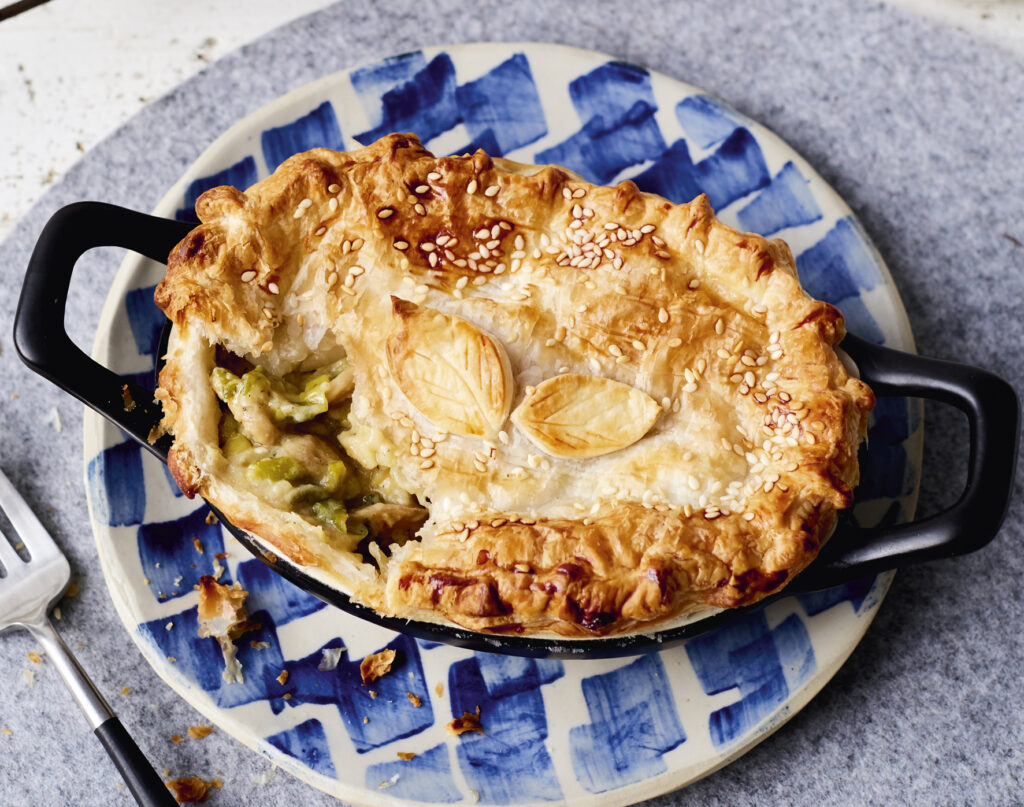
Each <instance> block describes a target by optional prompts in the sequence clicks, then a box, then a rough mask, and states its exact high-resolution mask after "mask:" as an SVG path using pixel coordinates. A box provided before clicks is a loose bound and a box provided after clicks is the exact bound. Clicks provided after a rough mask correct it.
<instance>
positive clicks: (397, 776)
mask: <svg viewBox="0 0 1024 807" xmlns="http://www.w3.org/2000/svg"><path fill="white" fill-rule="evenodd" d="M400 778H401V774H397V773H396V774H395V775H394V776H392V777H391V778H390V779H385V780H384V781H382V782H381V783H380V784H379V785H377V789H378V790H387V789H388V788H389V787H394V786H395V785H396V784H398V780H399V779H400Z"/></svg>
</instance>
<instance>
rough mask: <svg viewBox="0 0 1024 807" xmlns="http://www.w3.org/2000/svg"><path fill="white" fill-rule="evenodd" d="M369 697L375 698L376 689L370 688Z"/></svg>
mask: <svg viewBox="0 0 1024 807" xmlns="http://www.w3.org/2000/svg"><path fill="white" fill-rule="evenodd" d="M370 698H371V699H372V700H377V690H376V689H371V690H370Z"/></svg>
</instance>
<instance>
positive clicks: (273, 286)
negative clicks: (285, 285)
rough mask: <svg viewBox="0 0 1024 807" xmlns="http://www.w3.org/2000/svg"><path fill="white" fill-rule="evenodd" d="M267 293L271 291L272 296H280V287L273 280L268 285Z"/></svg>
mask: <svg viewBox="0 0 1024 807" xmlns="http://www.w3.org/2000/svg"><path fill="white" fill-rule="evenodd" d="M267 291H269V292H270V293H271V294H280V293H281V289H280V287H279V286H278V285H277V284H276V283H275V282H274V281H273V280H271V281H270V282H269V283H268V284H267Z"/></svg>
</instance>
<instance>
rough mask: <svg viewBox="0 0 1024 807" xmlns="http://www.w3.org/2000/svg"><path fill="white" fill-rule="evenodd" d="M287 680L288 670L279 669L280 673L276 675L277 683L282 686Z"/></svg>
mask: <svg viewBox="0 0 1024 807" xmlns="http://www.w3.org/2000/svg"><path fill="white" fill-rule="evenodd" d="M287 681H288V670H281V674H280V675H278V676H277V683H279V684H281V685H282V686H284V684H285V683H287Z"/></svg>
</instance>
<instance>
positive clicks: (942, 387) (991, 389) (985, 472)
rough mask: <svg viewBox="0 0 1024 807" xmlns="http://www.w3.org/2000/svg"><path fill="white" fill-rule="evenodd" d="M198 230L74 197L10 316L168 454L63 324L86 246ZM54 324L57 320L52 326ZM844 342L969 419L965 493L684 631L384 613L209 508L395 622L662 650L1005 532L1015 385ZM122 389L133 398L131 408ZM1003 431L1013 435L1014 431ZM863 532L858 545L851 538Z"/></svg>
mask: <svg viewBox="0 0 1024 807" xmlns="http://www.w3.org/2000/svg"><path fill="white" fill-rule="evenodd" d="M194 226H195V225H193V224H186V223H182V222H178V221H174V220H171V219H164V218H159V217H156V216H149V215H146V214H143V213H138V212H136V211H132V210H128V209H126V208H122V207H117V206H115V205H109V204H104V203H101V202H78V203H75V204H72V205H68V206H67V207H64V208H62V209H60V210H58V211H57V212H56V213H55V214H54V215H53V217H52V218H51V219H50V221H49V222H48V223H47V224H46V226H45V227H44V228H43V231H42V233H41V234H40V236H39V240H38V242H37V244H36V247H35V250H34V251H33V254H32V257H31V259H30V261H29V267H28V271H27V272H26V277H25V283H24V286H23V288H22V293H21V298H20V300H19V303H18V310H17V314H16V315H15V327H14V341H15V347H16V349H17V351H18V355H19V356H20V357H21V359H22V360H23V361H24V362H25V363H26V364H27V365H28V366H29V367H30V368H31V369H33V370H34V371H35V372H37V373H39V374H40V375H42V376H44V377H45V378H47V379H49V380H50V381H52V382H53V383H54V384H56V385H57V386H59V387H61V388H62V389H64V390H65V391H66V392H69V393H71V394H72V395H73V396H75V397H76V398H78V399H79V400H81V401H82V402H83V403H85V404H86V405H87V406H89V407H90V408H91V409H93V410H95V411H96V412H98V413H99V414H101V415H103V416H104V417H105V418H107V419H108V420H109V421H110V422H112V423H113V424H114V425H116V426H118V427H119V428H121V429H122V430H124V431H125V432H126V433H127V434H129V435H130V436H131V437H132V438H133V439H135V440H136V441H137V442H138V443H139V444H140V445H142V446H143V447H144V448H146V449H147V450H149V451H150V452H151V453H152V454H154V455H155V456H156V457H157V458H158V459H160V460H161V461H163V462H166V459H167V451H168V449H169V448H170V444H171V440H170V438H169V436H167V435H164V436H163V437H161V438H160V439H159V440H156V441H154V442H153V443H150V442H149V440H148V437H149V435H150V433H151V430H152V429H153V428H154V427H155V426H156V425H157V424H158V423H159V422H160V419H161V417H162V414H163V413H162V411H161V407H160V405H159V403H158V402H157V401H156V400H155V399H154V398H153V394H152V393H151V392H149V391H148V390H146V389H144V388H142V387H139V386H138V385H136V384H134V383H133V382H131V381H129V380H127V379H125V378H122V377H121V376H119V375H117V374H115V373H114V372H112V371H111V370H109V369H107V368H106V367H103V366H102V365H100V364H99V363H98V362H96V361H95V360H93V359H92V358H90V357H89V356H88V355H86V354H85V353H84V352H83V351H82V350H81V349H80V348H78V346H77V345H75V344H74V343H73V342H72V341H71V339H70V338H69V337H68V335H67V333H66V331H65V330H64V328H63V322H64V311H65V307H66V303H67V294H68V287H69V284H70V280H71V274H72V271H73V270H74V266H75V263H76V262H77V260H78V258H79V257H80V256H81V255H82V254H83V253H85V252H86V251H87V250H89V249H92V248H94V247H98V246H118V247H123V248H126V249H129V250H132V251H135V252H138V253H140V254H142V255H144V256H146V257H148V258H150V259H152V260H154V261H157V262H158V263H166V257H167V255H168V254H169V252H170V251H171V249H173V248H174V246H175V245H176V244H177V243H178V242H179V241H180V240H181V239H182V238H184V236H185V235H187V233H188V232H190V231H191V230H192V229H193V228H194ZM57 323H59V324H60V325H59V326H57V327H55V325H56V324H57ZM168 332H169V324H168V326H166V327H165V329H164V338H165V339H166V335H167V333H168ZM164 344H165V342H162V343H161V348H163V346H164ZM840 346H841V347H842V348H843V350H844V351H845V352H846V353H847V354H848V355H849V356H850V357H851V358H852V359H853V361H854V363H855V364H856V366H857V368H858V370H859V371H860V374H861V377H862V378H863V379H864V380H865V381H866V382H867V383H868V384H869V385H870V386H871V388H872V390H873V391H874V392H875V394H876V396H878V397H883V396H892V395H895V396H902V397H923V398H930V399H933V400H937V401H940V402H943V403H948V404H951V405H953V406H956V407H957V408H958V409H960V410H961V411H962V412H964V414H966V415H967V419H968V424H969V428H970V455H969V459H968V470H967V483H966V486H965V489H964V492H963V494H962V495H961V496H960V498H959V499H958V501H957V502H956V503H955V504H954V505H952V506H951V507H949V508H947V509H946V510H944V511H942V512H940V513H938V514H936V515H934V516H930V517H927V518H924V519H920V520H916V521H911V522H909V523H906V524H901V525H898V526H892V527H875V528H868V529H862V528H859V527H857V526H856V525H854V524H853V522H852V520H851V519H850V518H849V516H848V513H849V511H848V510H847V511H845V512H844V514H842V515H841V516H840V519H839V523H838V524H837V527H836V529H835V530H834V532H833V534H832V536H831V538H830V539H829V541H828V543H827V544H826V545H825V547H824V548H823V549H822V550H821V552H820V553H819V555H818V557H817V558H816V559H815V560H814V562H813V563H812V564H811V565H810V566H809V567H808V568H807V569H806V570H805V571H804V572H802V573H801V574H800V575H798V576H797V578H795V580H794V582H792V583H790V584H789V585H787V586H786V587H785V588H784V589H783V590H782V591H781V592H779V593H777V594H775V595H772V596H771V597H768V598H765V599H764V600H761V601H759V602H757V603H755V604H753V605H750V606H745V607H742V608H734V609H727V610H724V611H720V612H718V613H715V614H713V615H711V616H708V617H705V618H702V619H699V620H697V621H694V622H690V623H687V624H684V625H681V626H678V627H673V628H667V629H661V630H658V629H657V628H656V626H655V627H654V629H653V630H652V631H651V632H647V633H644V632H640V631H636V632H633V633H629V634H624V635H618V636H608V637H595V638H583V639H580V638H565V639H560V638H557V637H552V636H551V635H550V634H548V635H545V636H543V637H530V636H519V635H515V634H509V633H498V632H496V633H483V632H476V631H469V630H466V629H462V628H458V627H455V626H450V625H443V624H436V623H431V622H422V621H416V620H405V619H401V618H396V617H388V616H384V615H382V614H379V613H377V612H376V611H374V610H372V609H370V608H369V607H367V606H363V605H360V604H359V603H356V602H353V601H352V600H351V599H350V598H349V597H348V595H346V594H344V593H343V592H341V591H340V590H339V589H336V588H332V587H331V586H328V585H326V584H325V583H323V582H321V581H319V580H316V579H314V578H312V577H311V576H309V575H307V574H306V573H305V572H304V571H302V569H301V567H299V566H297V565H296V564H293V563H291V562H290V561H287V560H285V559H282V558H280V557H278V556H277V555H275V554H273V553H272V552H269V551H267V550H265V549H264V548H262V547H260V546H259V545H258V544H257V543H256V541H255V540H254V539H253V538H252V537H251V536H250V535H249V534H248V533H246V532H245V531H243V530H240V529H239V528H237V527H235V526H234V525H232V524H231V523H230V522H229V521H228V520H227V519H225V518H223V516H222V514H221V513H219V511H217V510H216V508H212V506H211V509H213V510H214V512H215V513H216V514H217V515H218V517H219V518H220V520H221V523H222V524H224V526H225V527H226V528H227V529H228V530H229V531H230V532H231V533H232V534H233V535H234V536H235V537H236V538H238V539H239V541H240V542H241V543H242V544H243V545H244V546H245V547H246V548H247V549H248V550H249V551H250V552H251V553H252V554H253V555H255V556H256V557H258V558H260V559H261V560H262V561H263V562H264V563H266V564H267V565H268V566H270V567H271V568H273V569H274V570H275V571H276V572H278V573H279V574H281V575H282V576H284V577H285V578H286V579H288V580H290V581H291V582H292V583H294V584H295V585H297V586H298V587H299V588H301V589H303V590H305V591H308V592H310V593H312V594H314V595H315V596H317V597H318V598H319V599H321V600H323V601H324V602H327V603H328V604H330V605H334V606H335V607H338V608H340V609H342V610H343V611H346V612H348V613H350V614H353V615H354V616H357V617H360V618H361V619H364V620H366V621H369V622H371V623H374V624H377V625H380V626H382V627H385V628H388V629H390V630H394V631H398V632H401V633H406V634H409V635H412V636H415V637H417V638H420V639H426V640H430V641H439V642H443V643H446V644H452V645H456V646H459V647H464V648H472V649H477V650H483V651H487V652H501V653H506V654H510V655H521V656H532V657H561V658H612V657H619V656H632V655H639V654H642V653H647V652H652V651H657V650H663V649H667V648H669V647H671V646H674V645H676V644H679V643H681V642H683V641H685V640H687V639H689V638H692V637H694V636H697V635H700V634H702V633H705V632H707V631H709V630H713V629H715V628H717V627H720V626H722V625H725V624H727V623H729V622H731V621H733V620H735V619H737V618H739V617H741V616H743V615H744V614H747V613H749V612H750V611H752V610H755V609H758V608H762V607H764V606H765V605H767V604H768V603H770V602H773V601H775V600H777V599H780V598H782V597H787V596H791V595H793V594H798V593H803V592H807V591H814V590H820V589H825V588H831V587H833V586H836V585H840V584H842V583H844V582H848V581H851V580H854V579H857V578H862V577H863V578H867V577H872V576H875V575H877V574H879V573H881V572H883V571H887V570H891V569H894V568H896V567H897V566H902V565H907V564H910V563H917V562H922V561H927V560H933V559H937V558H943V557H952V556H955V555H960V554H965V553H967V552H972V551H975V550H977V549H980V548H982V547H983V546H985V545H986V544H988V543H989V542H990V541H991V540H992V539H993V538H994V537H995V535H996V534H997V532H998V531H999V527H1000V525H1001V524H1002V522H1003V519H1004V518H1005V515H1006V511H1007V508H1008V506H1009V498H1010V493H1011V491H1012V487H1013V480H1014V472H1015V467H1016V459H1017V445H1018V441H1019V434H1020V403H1019V401H1018V398H1017V395H1016V393H1015V391H1014V390H1013V388H1012V387H1011V386H1010V385H1009V384H1008V383H1007V382H1005V381H1004V380H1002V379H1001V378H999V377H998V376H996V375H994V374H992V373H990V372H987V371H985V370H981V369H979V368H975V367H971V366H968V365H962V364H956V363H953V362H946V361H940V360H937V359H927V358H923V357H921V356H917V355H914V354H909V353H904V352H901V351H897V350H893V349H891V348H885V347H881V346H878V345H873V344H871V343H869V342H866V341H864V340H862V339H859V338H858V337H856V336H853V335H852V334H848V335H847V336H846V338H845V339H844V340H843V342H842V343H841V345H840ZM160 352H161V353H162V349H161V351H160ZM159 361H160V360H159V359H158V363H159ZM125 392H127V393H128V394H129V395H130V399H131V400H132V401H133V405H131V406H129V407H126V400H127V399H126V397H125V396H124V393H125ZM1000 426H1002V428H1000ZM1008 426H1009V427H1010V428H1007V427H1008ZM1008 432H1009V433H1010V434H1012V436H1013V439H1012V440H1011V439H1007V433H1008ZM858 536H859V537H860V539H861V540H860V543H859V544H858V543H856V542H855V541H854V539H855V538H857V537H858ZM846 544H850V546H849V547H847V546H846Z"/></svg>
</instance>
